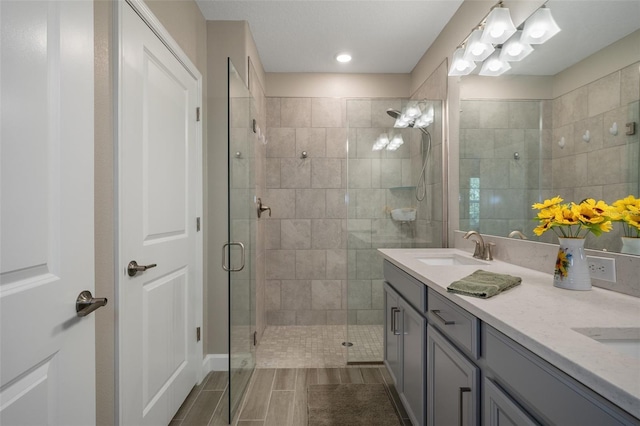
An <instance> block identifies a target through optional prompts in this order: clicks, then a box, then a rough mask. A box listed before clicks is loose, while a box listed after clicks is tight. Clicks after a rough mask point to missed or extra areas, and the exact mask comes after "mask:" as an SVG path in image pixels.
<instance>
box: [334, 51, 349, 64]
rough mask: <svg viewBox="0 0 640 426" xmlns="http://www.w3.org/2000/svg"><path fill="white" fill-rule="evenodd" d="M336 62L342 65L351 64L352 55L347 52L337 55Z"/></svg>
mask: <svg viewBox="0 0 640 426" xmlns="http://www.w3.org/2000/svg"><path fill="white" fill-rule="evenodd" d="M336 61H338V62H340V63H341V64H346V63H347V62H351V55H350V54H348V53H346V52H344V53H338V54H337V55H336Z"/></svg>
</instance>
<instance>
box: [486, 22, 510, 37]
mask: <svg viewBox="0 0 640 426" xmlns="http://www.w3.org/2000/svg"><path fill="white" fill-rule="evenodd" d="M505 30H506V28H505V27H504V26H503V25H496V26H494V27H493V28H491V31H490V32H489V34H491V37H493V38H498V37H500V36H501V35H502V34H504V31H505Z"/></svg>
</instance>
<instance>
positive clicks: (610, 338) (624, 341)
mask: <svg viewBox="0 0 640 426" xmlns="http://www.w3.org/2000/svg"><path fill="white" fill-rule="evenodd" d="M573 330H574V331H577V332H578V333H580V334H583V335H585V336H587V337H589V338H591V339H593V340H595V341H596V342H598V343H602V344H603V345H606V346H608V347H610V348H611V349H614V350H616V351H618V352H620V353H623V354H625V355H629V356H632V357H634V358H636V359H640V328H639V327H620V328H616V327H611V328H600V327H594V328H574V329H573Z"/></svg>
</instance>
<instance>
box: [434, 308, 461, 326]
mask: <svg viewBox="0 0 640 426" xmlns="http://www.w3.org/2000/svg"><path fill="white" fill-rule="evenodd" d="M431 313H432V314H433V316H435V317H436V318H438V319H439V320H440V321H442V323H443V324H444V325H453V324H455V323H456V322H455V321H451V320H446V319H444V318H443V317H442V315H440V310H438V309H432V310H431Z"/></svg>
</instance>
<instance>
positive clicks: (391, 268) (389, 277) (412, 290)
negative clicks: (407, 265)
mask: <svg viewBox="0 0 640 426" xmlns="http://www.w3.org/2000/svg"><path fill="white" fill-rule="evenodd" d="M383 269H384V279H385V280H386V281H387V282H388V283H390V284H391V285H392V286H393V288H394V289H395V290H396V291H397V292H398V293H399V294H400V295H401V296H402V297H403V298H404V299H405V300H406V301H407V302H409V303H410V304H411V305H412V306H413V307H414V308H416V309H417V310H418V311H420V312H425V310H426V308H427V286H425V285H424V284H422V283H421V282H420V281H418V280H416V279H415V278H413V277H412V276H411V275H409V274H407V273H406V272H404V271H403V270H402V269H400V268H398V267H397V266H395V265H394V264H392V263H391V262H389V261H387V260H385V261H384V265H383Z"/></svg>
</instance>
